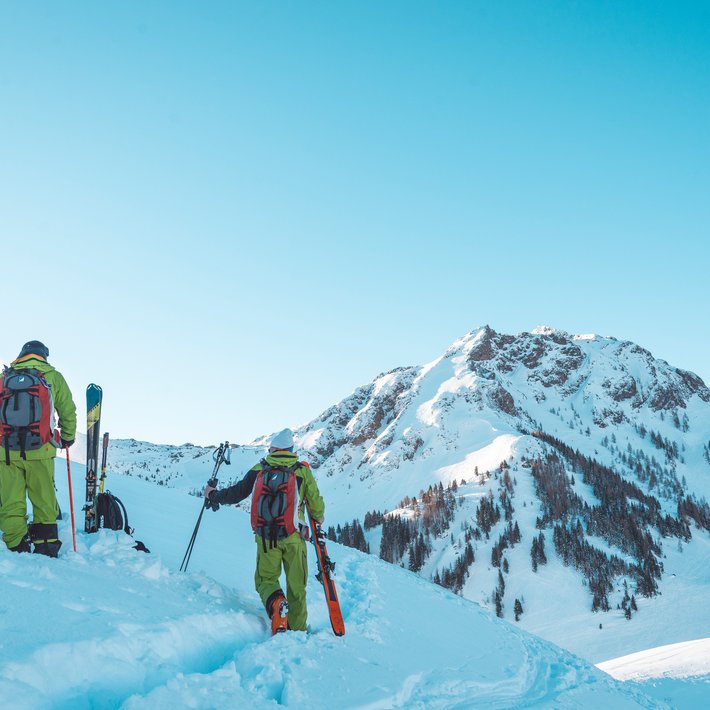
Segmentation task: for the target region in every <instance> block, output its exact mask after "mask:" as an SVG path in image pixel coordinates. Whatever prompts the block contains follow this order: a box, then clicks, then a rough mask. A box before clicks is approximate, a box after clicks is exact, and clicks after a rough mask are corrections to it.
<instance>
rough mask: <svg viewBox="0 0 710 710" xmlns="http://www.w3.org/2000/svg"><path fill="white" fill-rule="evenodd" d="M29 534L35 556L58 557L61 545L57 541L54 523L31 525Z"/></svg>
mask: <svg viewBox="0 0 710 710" xmlns="http://www.w3.org/2000/svg"><path fill="white" fill-rule="evenodd" d="M29 534H30V537H31V538H32V542H33V543H34V546H35V549H34V551H35V552H36V553H37V554H39V555H47V557H58V556H59V548H60V547H61V546H62V543H61V541H60V540H59V539H58V537H59V535H58V533H57V524H56V523H32V524H31V525H30V532H29Z"/></svg>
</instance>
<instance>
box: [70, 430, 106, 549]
mask: <svg viewBox="0 0 710 710" xmlns="http://www.w3.org/2000/svg"><path fill="white" fill-rule="evenodd" d="M64 453H65V454H66V455H67V479H68V480H69V511H70V513H71V539H72V543H73V544H74V552H76V526H75V525H74V496H73V495H72V488H71V462H70V459H69V447H68V446H65V447H64ZM107 454H108V432H106V433H105V434H104V442H103V451H102V456H101V479H100V480H101V487H100V490H99V492H100V493H103V492H104V481H105V480H106V456H107Z"/></svg>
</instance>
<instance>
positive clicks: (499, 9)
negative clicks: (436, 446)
mask: <svg viewBox="0 0 710 710" xmlns="http://www.w3.org/2000/svg"><path fill="white" fill-rule="evenodd" d="M709 126H710V4H709V3H706V2H676V1H674V2H654V1H649V2H624V1H615V2H591V1H590V2H544V3H542V2H533V1H532V0H531V1H530V2H497V1H494V0H490V1H489V2H428V3H422V2H412V1H411V0H409V1H407V2H401V3H395V2H391V3H387V2H386V3H381V2H337V3H332V2H328V3H326V2H303V3H296V2H259V3H238V2H224V3H220V2H207V3H194V2H101V3H95V2H72V3H56V2H32V3H13V2H9V1H8V2H2V3H1V4H0V230H1V234H2V250H3V257H2V264H3V269H2V275H1V276H0V286H1V287H2V293H3V294H4V296H5V304H4V308H3V319H2V322H3V327H2V340H1V341H0V360H3V361H7V360H9V359H11V358H12V357H14V356H15V355H16V354H17V351H18V350H19V347H20V346H21V345H22V343H23V342H24V341H25V340H28V339H34V338H38V339H41V340H43V341H44V342H46V344H47V345H48V346H49V347H50V350H51V354H52V357H51V358H50V359H51V360H52V361H53V362H54V364H55V365H56V366H57V367H58V368H59V369H60V370H62V371H63V372H64V373H65V374H66V376H67V378H68V380H69V382H70V384H71V385H72V387H73V388H74V390H75V394H76V396H77V400H78V401H80V402H81V406H80V411H81V413H82V414H81V416H82V417H83V411H84V407H83V389H84V387H85V385H86V384H87V383H88V382H90V381H95V382H98V383H100V384H102V385H103V387H104V390H105V410H104V428H105V429H109V430H110V431H111V433H112V435H115V436H122V437H126V436H134V437H136V438H146V439H151V440H154V441H158V442H173V443H182V442H184V441H193V442H195V443H210V442H215V441H217V440H219V439H224V438H229V439H230V440H232V441H239V442H245V441H247V440H250V439H251V438H252V437H254V436H257V435H259V434H262V433H267V432H271V431H274V430H277V429H280V428H281V427H283V426H284V425H287V424H298V423H301V422H304V421H307V420H309V419H311V418H313V417H314V416H316V415H317V414H319V413H320V412H321V411H322V410H323V409H325V408H326V407H328V406H329V405H330V404H332V403H334V402H336V401H338V400H340V399H341V398H342V397H344V396H346V395H347V394H349V393H350V392H351V391H352V390H353V389H354V388H355V387H356V386H358V385H360V384H364V383H365V382H367V381H369V380H370V379H371V378H372V377H373V376H375V375H376V374H378V373H379V372H381V371H384V370H387V369H390V368H392V367H395V366H399V365H406V364H418V363H423V362H426V361H428V360H431V359H433V358H434V357H437V356H438V355H439V354H441V353H442V352H443V351H444V350H445V348H446V347H447V346H448V344H449V343H450V342H451V341H453V340H454V339H455V338H457V337H459V336H460V335H462V334H463V333H465V332H467V331H468V330H470V329H471V328H473V327H475V326H478V325H482V324H485V323H489V324H490V325H491V326H492V327H494V328H495V329H497V330H500V331H503V332H509V333H517V332H520V331H522V330H528V329H530V328H532V327H534V326H536V325H538V324H549V325H553V326H555V327H558V328H562V329H565V330H568V331H570V332H598V333H601V334H605V335H614V336H616V337H618V338H622V339H629V340H634V341H636V342H638V343H639V344H641V345H643V346H644V347H647V348H649V349H650V350H651V351H652V352H653V353H654V355H656V356H657V357H662V358H664V359H666V360H668V361H669V362H671V363H672V364H674V365H676V366H678V367H683V368H685V369H690V370H693V371H695V372H697V373H698V374H700V375H701V376H702V377H703V378H704V379H705V380H706V381H708V380H710V357H709V356H708V352H710V326H709V325H708V314H707V310H708V303H709V302H710V286H709V284H708V282H709V280H710V279H709V268H710V246H709V244H710V199H709V195H710V129H709V128H708V127H709Z"/></svg>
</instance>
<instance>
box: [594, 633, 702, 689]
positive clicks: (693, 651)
mask: <svg viewBox="0 0 710 710" xmlns="http://www.w3.org/2000/svg"><path fill="white" fill-rule="evenodd" d="M597 668H601V670H603V671H604V672H606V673H608V674H609V675H612V676H614V678H618V679H619V680H648V679H649V678H660V677H668V678H688V677H692V676H703V675H708V676H710V639H708V638H705V639H697V640H695V641H685V642H683V643H674V644H669V645H667V646H659V647H658V648H651V649H648V650H646V651H639V652H638V653H632V654H630V655H628V656H623V657H621V658H614V659H612V660H610V661H605V662H604V663H598V664H597Z"/></svg>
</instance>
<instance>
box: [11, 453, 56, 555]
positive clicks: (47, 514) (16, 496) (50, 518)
mask: <svg viewBox="0 0 710 710" xmlns="http://www.w3.org/2000/svg"><path fill="white" fill-rule="evenodd" d="M28 495H29V497H30V501H31V502H32V510H33V514H32V522H33V523H43V524H48V525H56V523H57V513H58V512H59V508H58V506H57V495H56V493H55V491H54V458H49V459H35V460H33V461H23V460H22V459H20V460H18V461H10V465H9V466H8V465H7V464H6V463H5V462H4V461H2V462H0V530H2V533H3V535H2V539H3V541H4V542H5V544H6V545H7V546H8V547H15V545H18V544H19V543H20V540H22V538H23V537H24V536H25V535H26V534H27V496H28Z"/></svg>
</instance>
